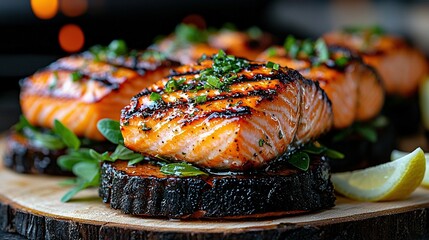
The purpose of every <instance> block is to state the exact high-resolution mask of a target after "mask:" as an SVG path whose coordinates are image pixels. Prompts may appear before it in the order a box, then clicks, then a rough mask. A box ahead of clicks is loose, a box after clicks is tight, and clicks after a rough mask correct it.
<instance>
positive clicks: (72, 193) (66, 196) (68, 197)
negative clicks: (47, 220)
mask: <svg viewBox="0 0 429 240" xmlns="http://www.w3.org/2000/svg"><path fill="white" fill-rule="evenodd" d="M85 188H87V186H86V184H85V183H80V184H78V185H76V186H75V187H74V188H72V189H71V190H70V191H68V192H67V193H66V194H64V196H63V197H62V198H61V202H63V203H65V202H68V201H70V200H71V199H72V198H73V197H74V196H75V195H76V194H77V193H78V192H80V191H82V190H84V189H85Z"/></svg>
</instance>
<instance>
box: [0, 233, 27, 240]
mask: <svg viewBox="0 0 429 240" xmlns="http://www.w3.org/2000/svg"><path fill="white" fill-rule="evenodd" d="M0 239H1V240H24V239H26V238H25V237H23V236H21V235H19V234H17V233H5V232H2V231H0Z"/></svg>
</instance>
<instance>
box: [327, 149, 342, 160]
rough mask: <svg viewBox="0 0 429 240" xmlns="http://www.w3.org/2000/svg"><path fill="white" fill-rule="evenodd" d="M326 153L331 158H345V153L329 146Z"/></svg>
mask: <svg viewBox="0 0 429 240" xmlns="http://www.w3.org/2000/svg"><path fill="white" fill-rule="evenodd" d="M325 154H326V156H327V157H328V158H331V159H343V158H344V154H342V153H340V152H338V151H335V150H333V149H329V148H328V149H326V151H325Z"/></svg>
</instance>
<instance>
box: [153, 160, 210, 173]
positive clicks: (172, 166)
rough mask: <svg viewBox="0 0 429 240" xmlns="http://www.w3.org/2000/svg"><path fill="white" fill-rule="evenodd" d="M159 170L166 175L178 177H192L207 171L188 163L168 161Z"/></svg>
mask: <svg viewBox="0 0 429 240" xmlns="http://www.w3.org/2000/svg"><path fill="white" fill-rule="evenodd" d="M161 172H162V173H164V174H168V175H175V176H179V177H193V176H199V175H207V173H205V172H203V171H201V170H200V169H198V168H196V167H194V166H192V165H190V164H188V163H183V162H182V163H169V164H165V165H164V166H162V167H161Z"/></svg>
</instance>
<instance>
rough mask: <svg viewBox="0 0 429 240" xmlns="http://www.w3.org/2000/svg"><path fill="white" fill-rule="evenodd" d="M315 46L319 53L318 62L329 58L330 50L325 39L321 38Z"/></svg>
mask: <svg viewBox="0 0 429 240" xmlns="http://www.w3.org/2000/svg"><path fill="white" fill-rule="evenodd" d="M314 48H315V51H316V53H317V57H318V62H319V63H323V62H326V61H327V60H329V51H328V47H327V46H326V43H325V41H324V40H323V39H321V38H319V39H317V40H316V42H315V43H314Z"/></svg>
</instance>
